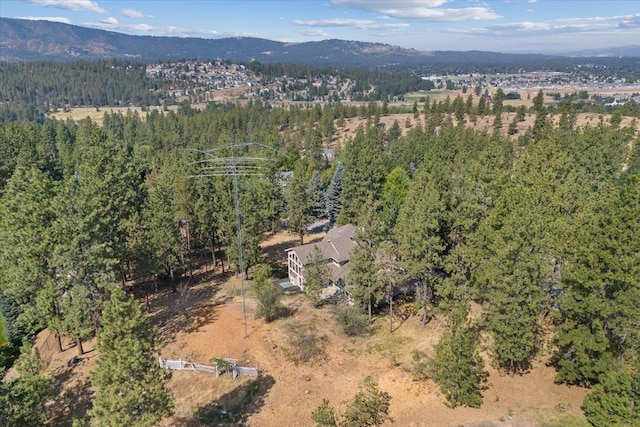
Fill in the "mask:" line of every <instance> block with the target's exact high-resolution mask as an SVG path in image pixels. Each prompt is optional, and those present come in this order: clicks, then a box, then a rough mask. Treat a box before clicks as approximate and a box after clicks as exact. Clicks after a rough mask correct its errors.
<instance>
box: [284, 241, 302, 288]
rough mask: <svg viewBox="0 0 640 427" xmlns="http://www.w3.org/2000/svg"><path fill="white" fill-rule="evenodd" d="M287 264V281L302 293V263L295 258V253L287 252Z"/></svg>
mask: <svg viewBox="0 0 640 427" xmlns="http://www.w3.org/2000/svg"><path fill="white" fill-rule="evenodd" d="M287 260H288V264H289V268H288V270H289V281H290V282H291V283H292V284H294V285H296V286H298V287H299V288H300V289H301V290H303V291H304V277H303V275H302V268H303V266H302V262H300V259H299V258H298V257H297V256H296V254H295V252H293V251H289V254H288V256H287Z"/></svg>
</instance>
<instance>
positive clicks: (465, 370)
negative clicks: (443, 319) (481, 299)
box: [433, 308, 486, 408]
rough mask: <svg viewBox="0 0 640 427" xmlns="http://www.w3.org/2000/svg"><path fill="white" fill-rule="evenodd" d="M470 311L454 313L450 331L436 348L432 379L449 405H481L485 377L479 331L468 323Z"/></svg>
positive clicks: (466, 309) (449, 326)
mask: <svg viewBox="0 0 640 427" xmlns="http://www.w3.org/2000/svg"><path fill="white" fill-rule="evenodd" d="M467 312H468V308H464V309H456V310H453V311H452V313H451V315H450V318H449V325H448V330H447V331H446V332H445V333H444V334H443V335H442V337H441V338H440V341H439V342H438V345H437V346H436V357H435V360H434V363H433V376H434V380H435V381H436V383H437V384H438V385H439V386H440V390H441V391H442V393H443V394H444V395H445V396H446V398H447V401H448V402H449V406H451V407H452V408H455V407H456V406H460V405H466V406H471V407H474V408H476V407H480V405H481V404H482V393H481V391H482V381H483V379H484V377H485V376H486V374H485V372H484V371H483V362H482V358H481V357H480V355H479V354H478V349H477V346H478V332H477V331H476V330H475V329H474V327H473V326H472V325H471V324H470V323H469V321H468V320H467V318H466V317H467Z"/></svg>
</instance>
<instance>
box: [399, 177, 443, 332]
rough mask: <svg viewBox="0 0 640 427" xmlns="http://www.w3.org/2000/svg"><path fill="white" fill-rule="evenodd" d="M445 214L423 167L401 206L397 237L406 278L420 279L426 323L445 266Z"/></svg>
mask: <svg viewBox="0 0 640 427" xmlns="http://www.w3.org/2000/svg"><path fill="white" fill-rule="evenodd" d="M444 213H445V206H444V203H443V201H442V199H441V197H440V194H439V192H438V190H437V188H436V183H435V182H434V179H433V178H432V177H431V175H430V174H429V173H428V172H427V171H426V170H424V169H419V170H418V172H417V174H416V177H415V178H414V180H413V182H412V183H411V185H410V187H409V192H408V193H407V196H406V198H405V202H404V204H403V205H402V207H401V208H400V213H399V215H398V221H397V224H396V227H395V236H396V239H397V241H398V254H399V259H400V265H401V266H402V268H403V270H404V272H405V278H406V279H414V280H416V281H417V289H416V292H417V294H418V301H419V304H420V310H421V311H422V322H423V324H426V322H427V321H428V320H429V307H430V304H431V302H432V301H433V298H434V296H435V291H436V285H437V284H438V283H439V282H440V275H439V273H440V272H441V271H442V269H443V258H442V256H443V253H444V250H445V245H444V242H443V239H442V226H443V224H444Z"/></svg>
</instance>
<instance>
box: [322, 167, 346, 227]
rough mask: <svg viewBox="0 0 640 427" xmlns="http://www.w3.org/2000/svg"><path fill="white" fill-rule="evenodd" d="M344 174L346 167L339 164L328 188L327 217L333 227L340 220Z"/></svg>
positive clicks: (326, 197)
mask: <svg viewBox="0 0 640 427" xmlns="http://www.w3.org/2000/svg"><path fill="white" fill-rule="evenodd" d="M343 172H344V166H343V165H342V163H340V162H338V165H337V166H336V170H335V172H334V173H333V176H332V177H331V182H330V183H329V187H328V188H327V192H326V195H325V209H326V214H327V217H328V218H329V224H330V225H331V226H333V224H335V222H336V219H337V218H338V214H339V213H340V210H341V209H342V204H341V203H340V198H341V195H342V174H343Z"/></svg>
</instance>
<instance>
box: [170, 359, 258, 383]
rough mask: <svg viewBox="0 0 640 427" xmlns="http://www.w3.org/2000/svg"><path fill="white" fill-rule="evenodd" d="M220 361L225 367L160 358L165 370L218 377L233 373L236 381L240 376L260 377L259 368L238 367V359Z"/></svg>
mask: <svg viewBox="0 0 640 427" xmlns="http://www.w3.org/2000/svg"><path fill="white" fill-rule="evenodd" d="M218 359H219V360H224V361H225V366H222V367H220V366H218V365H212V366H210V365H201V364H199V363H194V362H188V361H186V360H182V359H179V360H169V359H163V358H162V357H160V358H159V362H160V367H161V368H165V369H171V370H174V371H204V372H211V373H215V374H216V377H219V376H220V374H222V373H224V372H229V371H231V372H232V374H233V379H236V377H237V376H238V375H246V376H250V377H257V376H258V375H259V371H258V367H257V366H254V367H251V366H238V360H237V359H228V358H226V357H224V358H223V357H221V358H218Z"/></svg>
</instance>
